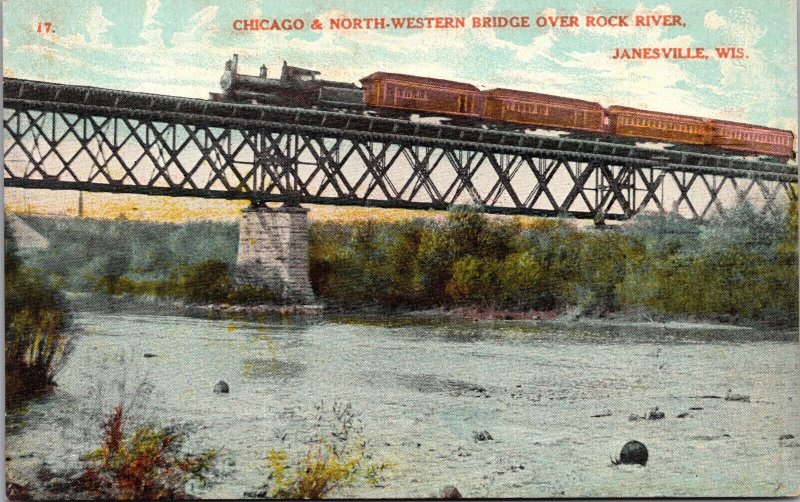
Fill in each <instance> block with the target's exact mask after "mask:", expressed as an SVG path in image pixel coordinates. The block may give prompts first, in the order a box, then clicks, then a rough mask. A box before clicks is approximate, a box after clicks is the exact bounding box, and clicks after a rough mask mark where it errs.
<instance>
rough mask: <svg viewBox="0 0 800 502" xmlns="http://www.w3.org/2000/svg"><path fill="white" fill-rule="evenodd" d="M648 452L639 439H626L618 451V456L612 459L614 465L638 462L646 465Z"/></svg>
mask: <svg viewBox="0 0 800 502" xmlns="http://www.w3.org/2000/svg"><path fill="white" fill-rule="evenodd" d="M648 456H649V454H648V452H647V447H646V446H645V445H644V443H641V442H639V441H628V442H627V443H625V445H624V446H623V447H622V451H620V452H619V458H618V459H617V460H614V461H613V463H614V465H619V464H639V465H646V464H647V458H648Z"/></svg>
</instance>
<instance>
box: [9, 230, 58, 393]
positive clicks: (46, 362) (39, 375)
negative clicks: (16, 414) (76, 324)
mask: <svg viewBox="0 0 800 502" xmlns="http://www.w3.org/2000/svg"><path fill="white" fill-rule="evenodd" d="M5 229H6V230H5V264H6V276H5V288H6V297H5V302H6V303H5V358H6V367H5V372H6V373H5V374H6V396H7V398H8V399H7V401H6V402H7V404H9V403H10V402H11V401H15V400H17V399H22V398H27V397H30V396H31V395H34V394H36V393H38V392H41V391H43V390H46V389H47V388H49V386H50V384H51V383H52V380H53V376H54V375H55V372H56V370H57V368H58V364H59V362H60V361H61V359H62V357H63V356H64V355H65V354H66V352H67V350H68V338H67V337H66V336H65V334H64V330H65V329H66V328H67V325H68V323H69V316H68V315H67V310H66V308H65V307H64V301H63V298H62V296H61V293H60V292H59V291H58V290H57V289H55V288H54V287H53V286H52V285H50V283H49V282H48V281H46V280H45V278H44V277H43V276H42V275H41V273H39V272H37V271H35V270H31V269H28V268H25V267H23V266H22V262H21V260H20V259H19V257H18V256H17V253H16V246H15V243H14V236H13V235H12V234H11V232H10V230H9V226H8V224H6V227H5Z"/></svg>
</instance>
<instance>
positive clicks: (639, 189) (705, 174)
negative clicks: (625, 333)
mask: <svg viewBox="0 0 800 502" xmlns="http://www.w3.org/2000/svg"><path fill="white" fill-rule="evenodd" d="M3 92H4V96H3V104H4V112H3V125H4V130H5V138H4V145H3V146H4V153H5V160H4V166H3V168H4V182H5V186H7V187H21V188H39V189H64V190H83V191H92V192H112V193H131V194H149V195H166V196H196V197H207V198H222V199H248V200H251V201H253V203H255V204H262V203H265V202H287V203H314V204H335V205H360V206H376V207H393V208H412V209H446V208H448V207H450V206H452V205H476V206H480V207H481V208H482V209H483V210H484V211H485V212H489V213H504V214H523V215H539V216H572V217H578V218H596V217H598V216H599V217H601V218H609V219H626V218H630V217H631V216H633V215H635V214H637V213H640V212H661V213H664V212H670V211H677V212H679V213H681V214H683V215H685V216H687V217H690V218H695V219H704V218H707V217H708V216H710V215H711V214H713V213H715V212H722V211H724V210H725V209H726V208H728V207H731V206H732V205H735V204H737V203H739V202H741V201H742V200H748V201H751V202H753V203H754V204H755V205H757V206H759V207H761V208H762V210H763V211H769V210H778V208H779V207H780V204H778V203H777V201H778V200H780V199H785V197H786V196H789V197H792V198H795V199H796V198H797V190H796V185H797V178H798V172H797V166H796V165H784V164H780V163H773V162H760V161H753V160H747V159H744V158H739V157H731V156H721V155H712V154H707V153H697V152H686V151H670V150H658V149H653V148H644V147H640V146H635V145H629V144H618V143H611V142H607V141H602V140H593V139H574V138H560V137H555V136H547V135H541V134H539V135H537V134H527V133H520V132H509V131H500V130H490V129H480V128H469V127H457V126H452V125H443V124H437V123H432V122H427V123H426V122H425V121H424V120H418V121H409V120H398V119H392V118H385V117H377V116H370V115H364V114H355V113H344V112H335V111H320V110H309V109H296V108H283V107H275V106H261V105H247V104H232V103H221V102H213V101H210V100H203V99H189V98H181V97H173V96H163V95H153V94H145V93H137V92H126V91H118V90H110V89H100V88H93V87H85V86H76V85H63V84H55V83H49V82H39V81H32V80H21V79H14V78H6V79H4V82H3Z"/></svg>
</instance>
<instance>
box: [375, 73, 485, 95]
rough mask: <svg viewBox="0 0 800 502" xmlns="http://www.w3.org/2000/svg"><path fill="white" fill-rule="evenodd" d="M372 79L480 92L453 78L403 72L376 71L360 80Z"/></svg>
mask: <svg viewBox="0 0 800 502" xmlns="http://www.w3.org/2000/svg"><path fill="white" fill-rule="evenodd" d="M372 80H397V81H401V82H410V83H414V84H422V85H432V86H437V87H449V88H451V89H461V90H463V91H470V92H480V89H478V88H477V87H475V86H474V85H472V84H465V83H462V82H455V81H453V80H444V79H440V78H430V77H418V76H416V75H405V74H403V73H387V72H383V71H378V72H375V73H373V74H372V75H369V76H366V77H364V78H362V79H361V80H360V81H361V82H369V81H372Z"/></svg>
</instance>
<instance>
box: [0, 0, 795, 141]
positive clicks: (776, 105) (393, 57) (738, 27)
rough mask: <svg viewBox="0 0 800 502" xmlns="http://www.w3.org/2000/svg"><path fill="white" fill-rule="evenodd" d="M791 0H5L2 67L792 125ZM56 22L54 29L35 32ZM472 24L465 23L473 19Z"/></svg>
mask: <svg viewBox="0 0 800 502" xmlns="http://www.w3.org/2000/svg"><path fill="white" fill-rule="evenodd" d="M796 8H797V6H796V1H795V0H761V1H746V0H739V1H734V0H704V1H697V0H670V1H639V0H588V1H587V0H538V1H535V2H534V1H529V0H526V1H523V0H477V1H474V0H473V1H470V0H426V1H422V0H406V1H405V2H391V3H389V2H385V3H384V2H371V1H365V0H349V1H347V0H338V1H336V0H310V1H303V2H300V1H294V2H289V1H281V2H279V1H276V0H261V1H259V0H228V1H225V2H208V1H204V0H187V1H178V0H142V1H133V0H131V1H125V2H122V1H116V0H114V1H109V0H61V1H59V2H53V1H51V0H48V1H43V0H25V1H21V0H4V1H3V60H4V62H3V66H4V68H3V70H4V75H5V76H12V77H18V78H29V79H37V80H46V81H52V82H62V83H69V84H84V85H92V86H99V87H109V88H116V89H126V90H133V91H144V92H154V93H159V94H171V95H178V96H190V97H198V98H206V97H207V96H208V93H209V92H218V91H219V78H220V76H221V75H222V71H223V67H224V64H225V61H226V60H227V59H229V58H230V57H231V55H232V54H233V53H238V54H239V56H240V68H241V71H243V72H246V73H252V74H257V73H258V67H259V66H261V64H266V66H267V67H268V68H269V71H270V75H276V74H277V73H278V72H279V71H280V66H281V64H282V62H283V60H287V61H288V62H289V64H291V65H295V66H301V67H306V68H312V69H316V70H318V71H320V72H322V76H323V78H326V79H332V80H342V81H350V82H357V81H358V80H359V79H360V78H362V77H364V76H366V75H369V74H370V73H373V72H375V71H391V72H399V73H410V74H416V75H424V76H429V77H438V78H446V79H452V80H459V81H463V82H470V83H473V84H475V85H478V86H479V87H481V88H493V87H509V88H515V89H522V90H531V91H538V92H544V93H549V94H557V95H562V96H569V97H575V98H581V99H588V100H592V101H599V102H600V103H601V104H603V105H604V106H608V105H612V104H616V105H625V106H633V107H637V108H646V109H651V110H657V111H669V112H673V113H682V114H691V115H699V116H707V117H715V118H722V119H729V120H736V121H744V122H750V123H756V124H762V125H766V126H771V127H778V128H782V129H790V130H793V131H795V133H796V132H797V78H796V75H797V54H796V44H797V28H796ZM646 14H674V15H680V16H681V18H682V20H683V21H684V22H685V24H686V26H685V27H682V26H676V27H659V28H641V27H629V28H614V29H609V28H588V27H584V26H581V27H578V28H539V27H536V26H535V25H534V26H533V27H531V28H526V29H471V28H468V29H459V30H428V29H424V30H362V31H331V30H328V29H323V30H320V31H314V30H309V29H306V30H303V31H250V32H237V31H235V30H234V29H233V26H232V25H233V21H234V20H235V19H241V18H270V19H272V18H295V17H299V18H303V19H304V20H305V21H306V23H307V24H310V21H311V20H312V19H319V20H321V21H322V23H323V26H325V27H327V24H328V19H330V18H337V17H375V16H383V17H387V18H389V17H402V16H466V17H467V18H468V19H469V17H470V16H511V15H519V16H523V15H525V16H530V17H531V19H532V24H533V20H535V18H536V17H538V16H560V15H567V16H569V15H576V16H581V17H583V16H586V15H628V16H629V17H631V18H632V16H634V15H646ZM39 22H51V23H52V26H53V28H54V30H55V32H54V33H49V34H48V33H37V31H36V28H37V26H38V23H39ZM468 24H469V22H468ZM729 46H730V47H741V48H743V49H744V50H745V53H746V54H747V56H748V57H747V58H746V59H738V60H730V59H728V60H726V59H718V58H716V57H712V58H710V59H708V60H663V59H662V60H648V61H628V60H613V59H612V58H611V56H612V54H613V52H614V49H615V48H618V47H619V48H631V47H704V48H706V49H707V50H708V51H713V48H714V47H729Z"/></svg>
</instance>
